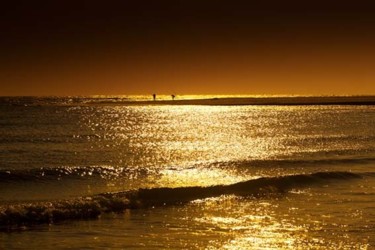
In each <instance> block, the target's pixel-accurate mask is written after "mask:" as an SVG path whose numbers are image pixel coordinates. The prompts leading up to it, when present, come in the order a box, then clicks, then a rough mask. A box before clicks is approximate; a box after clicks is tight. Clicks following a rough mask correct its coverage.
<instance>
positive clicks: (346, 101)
mask: <svg viewBox="0 0 375 250" xmlns="http://www.w3.org/2000/svg"><path fill="white" fill-rule="evenodd" d="M91 104H94V105H95V104H100V105H212V106H224V105H227V106H230V105H375V96H324V97H322V96H308V97H301V96H298V97H233V98H231V97H229V98H211V99H189V100H186V99H184V100H178V99H176V100H155V101H153V100H150V101H126V102H100V103H91Z"/></svg>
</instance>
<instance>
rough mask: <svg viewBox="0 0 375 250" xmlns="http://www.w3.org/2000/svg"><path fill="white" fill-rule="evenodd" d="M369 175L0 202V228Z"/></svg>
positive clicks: (308, 176) (282, 178)
mask: <svg viewBox="0 0 375 250" xmlns="http://www.w3.org/2000/svg"><path fill="white" fill-rule="evenodd" d="M368 175H369V174H368V173H367V175H363V174H359V173H352V172H316V173H312V174H297V175H286V176H279V177H262V178H258V179H253V180H247V181H243V182H238V183H234V184H230V185H215V186H208V187H200V186H193V187H178V188H169V187H165V188H149V189H138V190H131V191H124V192H117V193H103V194H98V195H93V196H86V197H78V198H75V199H68V200H54V201H40V202H31V203H21V204H12V205H3V206H0V230H1V231H9V230H19V229H27V228H28V227H31V226H34V225H40V224H53V223H59V222H62V221H68V220H87V219H96V218H99V217H100V216H101V215H102V214H105V213H122V212H124V211H125V210H128V209H139V208H144V209H147V208H149V207H155V206H168V205H183V204H186V203H188V202H191V201H194V200H197V199H205V198H210V197H217V196H221V195H236V196H244V197H253V198H262V197H263V198H267V197H272V196H273V195H280V194H285V193H287V192H288V191H290V190H292V189H295V188H304V187H307V186H312V185H319V184H321V185H322V184H324V183H327V182H329V181H348V180H354V179H361V178H364V177H365V176H368Z"/></svg>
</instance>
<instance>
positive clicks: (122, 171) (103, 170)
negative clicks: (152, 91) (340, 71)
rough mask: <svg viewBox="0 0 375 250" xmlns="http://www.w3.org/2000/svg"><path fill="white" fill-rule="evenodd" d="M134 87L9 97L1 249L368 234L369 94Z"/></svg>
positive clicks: (358, 242)
mask: <svg viewBox="0 0 375 250" xmlns="http://www.w3.org/2000/svg"><path fill="white" fill-rule="evenodd" d="M103 99H104V101H103ZM129 99H131V98H129V97H116V98H113V97H112V98H109V97H95V98H94V97H90V98H87V97H85V98H84V97H69V98H57V97H49V98H36V97H18V98H16V97H11V98H1V101H0V103H1V104H0V249H12V248H21V249H22V248H25V249H41V248H43V249H55V248H85V249H90V248H91V249H92V248H111V249H116V248H117V249H124V248H129V249H135V248H143V249H163V248H167V249H371V248H373V247H374V245H375V170H374V167H375V107H374V106H345V105H332V106H329V105H328V106H327V105H325V106H319V105H317V106H314V105H309V106H229V105H228V106H200V105H190V106H173V105H160V106H151V105H131V106H129V105H126V104H124V102H126V101H127V100H129ZM140 99H141V100H144V99H147V97H145V98H140ZM117 102H121V105H113V104H116V103H117Z"/></svg>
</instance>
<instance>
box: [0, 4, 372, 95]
mask: <svg viewBox="0 0 375 250" xmlns="http://www.w3.org/2000/svg"><path fill="white" fill-rule="evenodd" d="M370 3H371V2H370V1H367V2H366V1H352V3H351V4H348V3H345V2H339V1H334V2H332V1H250V0H249V1H236V0H232V1H219V0H218V1H213V0H206V1H204V0H201V1H196V0H185V1H184V0H159V1H158V0H134V1H126V0H124V1H95V0H91V1H90V0H86V1H82V0H77V1H68V0H65V1H63V0H56V1H12V3H11V4H8V5H6V4H2V6H1V10H0V31H1V33H0V34H1V35H0V95H96V94H103V95H121V94H151V93H160V94H170V93H175V94H242V95H244V94H248V95H251V94H272V95H274V94H281V95H285V94H299V95H321V94H324V95H346V94H355V95H357V94H366V95H368V94H375V70H374V69H375V8H374V7H373V6H372V5H371V4H370Z"/></svg>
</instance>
